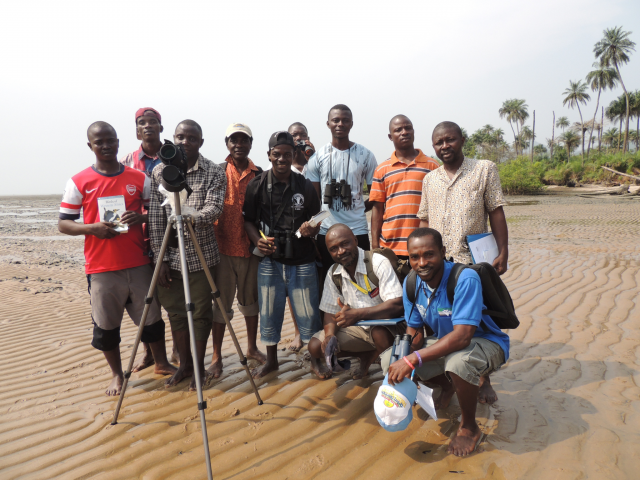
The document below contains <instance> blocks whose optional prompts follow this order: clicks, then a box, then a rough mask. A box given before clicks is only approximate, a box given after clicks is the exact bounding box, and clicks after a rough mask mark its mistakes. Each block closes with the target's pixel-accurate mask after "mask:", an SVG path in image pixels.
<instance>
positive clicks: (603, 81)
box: [587, 62, 618, 158]
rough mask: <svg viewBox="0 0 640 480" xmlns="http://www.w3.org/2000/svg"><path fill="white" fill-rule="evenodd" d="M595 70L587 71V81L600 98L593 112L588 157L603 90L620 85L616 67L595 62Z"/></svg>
mask: <svg viewBox="0 0 640 480" xmlns="http://www.w3.org/2000/svg"><path fill="white" fill-rule="evenodd" d="M593 68H594V69H595V70H592V71H590V72H589V73H587V83H588V84H589V86H590V87H591V90H593V91H594V92H595V91H596V90H598V100H597V101H596V111H595V112H594V113H593V123H592V125H591V129H590V130H589V143H588V145H589V147H588V148H587V158H589V152H590V151H591V137H592V135H593V126H594V124H595V123H596V115H597V114H598V106H599V105H600V93H601V92H602V90H607V89H609V90H613V89H614V88H615V87H616V86H617V85H618V72H617V71H616V70H615V69H614V68H610V67H605V66H603V65H602V64H600V63H598V62H596V63H594V64H593Z"/></svg>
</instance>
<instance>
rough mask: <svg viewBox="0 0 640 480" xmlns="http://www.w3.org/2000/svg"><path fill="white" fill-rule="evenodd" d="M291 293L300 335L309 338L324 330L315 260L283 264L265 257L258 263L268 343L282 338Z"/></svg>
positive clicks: (263, 338)
mask: <svg viewBox="0 0 640 480" xmlns="http://www.w3.org/2000/svg"><path fill="white" fill-rule="evenodd" d="M287 297H289V299H290V300H291V306H292V307H293V313H294V315H295V316H296V322H297V323H298V329H299V330H300V338H301V339H302V341H303V342H308V341H309V340H311V337H313V334H314V333H316V332H318V331H320V330H322V321H321V320H320V309H319V308H318V305H319V299H318V271H317V269H316V264H315V262H312V263H306V264H304V265H283V264H282V263H280V262H278V261H276V260H273V259H271V258H270V257H264V258H263V259H262V262H260V266H259V267H258V303H259V304H260V340H261V341H262V343H263V344H265V345H267V346H268V345H277V344H278V342H280V334H281V333H282V323H283V321H284V309H285V306H286V304H287Z"/></svg>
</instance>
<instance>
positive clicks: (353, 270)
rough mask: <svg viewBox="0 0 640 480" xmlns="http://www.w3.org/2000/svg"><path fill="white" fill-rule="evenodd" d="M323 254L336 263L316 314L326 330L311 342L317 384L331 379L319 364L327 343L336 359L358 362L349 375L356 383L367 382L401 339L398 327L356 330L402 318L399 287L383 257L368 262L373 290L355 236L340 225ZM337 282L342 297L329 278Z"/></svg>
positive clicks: (375, 256)
mask: <svg viewBox="0 0 640 480" xmlns="http://www.w3.org/2000/svg"><path fill="white" fill-rule="evenodd" d="M326 242H327V250H328V251H329V253H330V254H331V258H332V259H333V261H334V262H336V264H337V265H336V267H337V268H335V270H334V268H329V271H328V272H327V277H326V279H325V282H324V291H323V293H322V301H321V302H320V310H322V311H323V312H325V313H324V329H323V330H320V331H319V332H318V333H316V334H315V335H314V336H313V338H312V339H311V340H310V341H309V347H308V348H309V353H310V354H311V368H312V370H313V371H314V373H315V374H316V375H317V376H318V377H319V378H322V379H324V378H329V377H330V376H331V373H330V372H329V371H328V370H325V369H324V368H321V367H320V365H319V364H318V360H317V359H319V358H322V357H323V356H324V353H325V348H326V346H327V344H328V342H329V340H330V339H331V337H334V336H335V337H336V339H337V340H338V351H339V352H340V353H339V355H338V356H340V357H347V356H350V357H358V358H359V359H360V368H359V369H358V370H356V371H355V372H354V373H353V378H354V379H356V380H357V379H360V378H363V377H365V376H366V375H367V374H368V373H369V367H370V366H371V364H372V363H373V361H374V360H375V359H376V358H377V357H378V355H380V354H381V353H382V352H384V351H385V350H386V349H387V348H389V347H390V346H391V345H392V343H393V338H394V336H395V335H397V334H401V333H404V331H401V330H404V329H402V328H401V327H400V328H399V327H396V326H395V325H394V326H377V327H362V326H358V325H356V323H357V322H359V321H360V320H375V319H383V318H395V317H400V316H402V312H403V308H404V307H403V304H402V285H400V281H399V280H398V277H397V276H396V273H395V271H394V270H393V267H392V266H391V263H389V260H387V258H386V257H385V256H383V255H380V254H379V253H374V254H373V255H372V256H371V264H372V267H373V273H375V275H376V276H377V277H378V283H379V285H375V284H374V283H373V282H372V281H371V279H369V278H368V276H367V267H366V265H365V263H364V258H365V256H364V255H365V252H364V250H362V249H361V248H359V247H358V239H357V238H356V236H355V235H354V234H353V231H352V230H351V229H350V228H349V227H347V226H346V225H344V224H342V223H337V224H335V225H333V226H331V227H330V228H329V230H327V236H326ZM334 276H337V277H338V278H340V281H341V283H340V284H341V287H342V292H340V291H339V290H338V287H337V285H336V284H335V282H334V280H333V277H334Z"/></svg>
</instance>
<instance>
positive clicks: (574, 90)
mask: <svg viewBox="0 0 640 480" xmlns="http://www.w3.org/2000/svg"><path fill="white" fill-rule="evenodd" d="M564 95H565V97H564V100H563V101H562V105H567V104H569V108H573V107H578V113H579V114H580V124H581V125H583V126H584V121H583V120H582V111H580V104H581V103H582V104H583V105H586V104H587V100H591V97H590V96H589V94H588V93H587V84H586V83H582V81H581V80H578V81H577V82H573V81H571V80H569V88H567V89H566V90H565V91H564ZM583 131H584V130H583ZM582 163H583V164H584V135H583V136H582Z"/></svg>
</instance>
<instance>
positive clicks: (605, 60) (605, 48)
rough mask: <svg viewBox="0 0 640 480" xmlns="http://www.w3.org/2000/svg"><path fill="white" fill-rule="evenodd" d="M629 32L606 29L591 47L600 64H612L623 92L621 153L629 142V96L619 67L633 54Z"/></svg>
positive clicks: (633, 44) (607, 65)
mask: <svg viewBox="0 0 640 480" xmlns="http://www.w3.org/2000/svg"><path fill="white" fill-rule="evenodd" d="M629 35H631V32H623V31H622V27H614V28H607V29H606V30H605V31H604V38H603V39H602V40H600V41H599V42H598V43H596V44H595V46H594V47H593V53H595V55H596V58H599V59H600V63H601V64H602V65H603V66H605V67H610V66H611V64H613V66H614V68H615V69H616V72H618V78H619V80H620V85H622V90H624V96H625V98H626V101H627V102H626V107H627V108H626V115H625V118H626V122H625V124H626V130H625V133H624V147H623V150H622V151H623V153H625V152H626V151H627V141H628V140H629V94H628V93H627V89H626V87H625V86H624V82H623V81H622V75H620V65H624V64H626V63H628V62H629V55H631V52H635V50H636V49H635V48H634V47H635V46H636V44H635V42H632V41H631V40H629V38H628V37H629Z"/></svg>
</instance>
